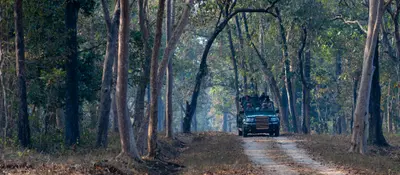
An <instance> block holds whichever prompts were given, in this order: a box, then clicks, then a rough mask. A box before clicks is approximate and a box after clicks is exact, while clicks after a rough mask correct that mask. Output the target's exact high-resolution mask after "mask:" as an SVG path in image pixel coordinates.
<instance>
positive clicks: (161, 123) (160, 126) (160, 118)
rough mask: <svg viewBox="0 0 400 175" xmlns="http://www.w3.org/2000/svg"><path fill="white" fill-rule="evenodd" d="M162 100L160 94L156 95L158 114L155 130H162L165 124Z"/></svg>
mask: <svg viewBox="0 0 400 175" xmlns="http://www.w3.org/2000/svg"><path fill="white" fill-rule="evenodd" d="M164 107H165V105H164V100H163V99H162V98H161V94H159V96H158V114H157V121H158V123H157V131H164V126H165V110H164Z"/></svg>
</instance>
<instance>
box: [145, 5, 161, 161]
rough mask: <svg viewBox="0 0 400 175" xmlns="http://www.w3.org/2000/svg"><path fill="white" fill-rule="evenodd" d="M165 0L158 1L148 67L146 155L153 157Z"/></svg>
mask: <svg viewBox="0 0 400 175" xmlns="http://www.w3.org/2000/svg"><path fill="white" fill-rule="evenodd" d="M164 7H165V0H159V1H158V11H157V18H156V36H155V39H154V45H153V53H152V56H151V68H150V91H151V92H150V93H151V95H150V118H149V131H148V138H147V151H148V154H147V157H148V158H150V159H154V158H155V156H156V147H157V133H156V131H157V115H158V95H157V88H158V87H157V69H158V56H159V53H160V46H161V36H162V23H163V15H164Z"/></svg>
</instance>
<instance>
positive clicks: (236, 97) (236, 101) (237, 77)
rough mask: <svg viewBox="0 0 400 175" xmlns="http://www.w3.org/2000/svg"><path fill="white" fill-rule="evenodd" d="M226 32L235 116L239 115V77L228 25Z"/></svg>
mask: <svg viewBox="0 0 400 175" xmlns="http://www.w3.org/2000/svg"><path fill="white" fill-rule="evenodd" d="M227 31H228V40H229V49H230V50H231V60H232V66H233V71H234V74H235V106H236V115H239V110H240V107H239V98H240V97H239V95H240V94H239V75H238V68H237V63H236V54H235V48H234V46H233V42H232V32H231V30H230V28H229V25H228V26H227Z"/></svg>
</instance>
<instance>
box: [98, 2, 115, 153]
mask: <svg viewBox="0 0 400 175" xmlns="http://www.w3.org/2000/svg"><path fill="white" fill-rule="evenodd" d="M101 5H102V6H103V13H104V19H105V21H106V28H107V50H106V55H105V57H104V63H103V78H102V83H101V97H100V119H99V126H98V130H97V142H96V145H97V146H103V147H107V135H108V125H109V121H110V109H111V102H112V100H111V92H112V90H113V88H112V82H113V71H112V68H113V63H114V59H115V56H116V53H117V37H118V26H119V14H120V8H119V7H120V6H119V0H117V1H116V5H115V9H114V14H113V17H112V19H111V18H110V13H109V11H108V5H107V3H106V0H101Z"/></svg>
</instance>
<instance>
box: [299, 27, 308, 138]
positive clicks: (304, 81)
mask: <svg viewBox="0 0 400 175" xmlns="http://www.w3.org/2000/svg"><path fill="white" fill-rule="evenodd" d="M301 38H302V45H301V46H300V49H299V52H298V58H299V68H300V79H301V82H302V89H303V103H302V107H303V126H302V131H303V133H304V134H310V87H309V86H310V85H309V80H310V58H311V55H310V50H307V52H306V55H305V61H304V62H305V64H304V67H303V52H304V48H305V46H306V42H307V29H306V28H304V27H303V33H302V37H301Z"/></svg>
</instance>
